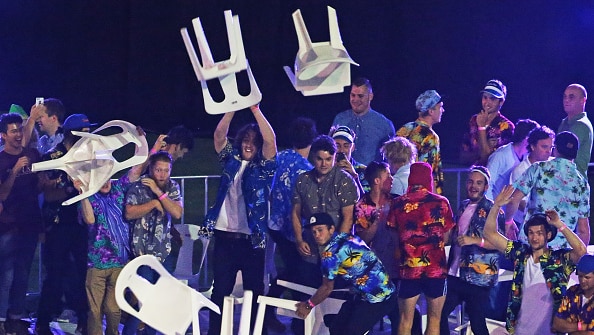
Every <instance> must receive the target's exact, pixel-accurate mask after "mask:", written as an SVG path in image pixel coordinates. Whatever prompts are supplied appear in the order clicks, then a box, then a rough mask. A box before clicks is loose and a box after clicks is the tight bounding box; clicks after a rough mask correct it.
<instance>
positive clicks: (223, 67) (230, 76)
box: [180, 10, 262, 114]
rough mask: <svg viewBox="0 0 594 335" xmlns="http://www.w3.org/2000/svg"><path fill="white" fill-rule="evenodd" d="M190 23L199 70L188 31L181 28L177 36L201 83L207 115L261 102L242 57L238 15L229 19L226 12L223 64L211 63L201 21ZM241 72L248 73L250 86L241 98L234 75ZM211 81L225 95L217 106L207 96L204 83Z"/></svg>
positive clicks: (259, 94) (207, 91) (247, 64)
mask: <svg viewBox="0 0 594 335" xmlns="http://www.w3.org/2000/svg"><path fill="white" fill-rule="evenodd" d="M192 23H193V26H194V32H195V34H196V38H197V41H198V48H199V49H200V56H201V57H202V62H203V63H204V66H202V65H201V64H200V61H199V60H198V56H197V55H196V51H195V49H194V45H193V43H192V41H191V39H190V35H189V34H188V29H187V28H181V30H180V33H181V35H182V39H183V41H184V45H185V47H186V51H187V52H188V56H189V57H190V62H191V63H192V67H193V68H194V73H195V74H196V78H197V79H198V80H199V81H200V86H201V88H202V96H203V98H204V108H205V109H206V112H207V113H209V114H223V113H228V112H233V111H237V110H240V109H244V108H248V107H250V106H253V105H256V104H258V103H259V102H260V101H261V100H262V93H261V92H260V89H259V88H258V84H257V83H256V79H255V78H254V75H253V74H252V71H251V69H250V66H249V63H248V61H247V59H246V57H245V50H244V48H243V38H242V36H241V28H240V25H239V17H238V16H237V15H234V16H232V14H231V11H230V10H227V11H225V23H226V24H227V37H228V40H229V48H230V50H231V57H230V58H229V59H228V60H226V61H222V62H218V63H214V61H213V59H212V54H211V52H210V48H209V46H208V42H207V41H206V37H205V35H204V30H203V29H202V24H201V23H200V18H195V19H194V20H192ZM243 70H245V71H247V76H248V79H249V83H250V93H249V94H248V95H247V96H243V95H241V94H240V93H239V90H238V88H237V77H236V75H235V74H236V73H238V72H240V71H243ZM211 79H218V81H219V83H220V85H221V88H222V90H223V93H224V94H225V98H224V100H223V101H221V102H216V101H215V100H214V99H213V98H212V95H211V94H210V90H209V89H208V85H207V81H208V80H211Z"/></svg>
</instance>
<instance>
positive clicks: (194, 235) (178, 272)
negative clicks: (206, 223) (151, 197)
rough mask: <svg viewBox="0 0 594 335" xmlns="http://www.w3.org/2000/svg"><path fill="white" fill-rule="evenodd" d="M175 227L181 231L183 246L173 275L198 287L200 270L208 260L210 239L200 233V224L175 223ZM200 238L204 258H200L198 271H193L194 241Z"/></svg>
mask: <svg viewBox="0 0 594 335" xmlns="http://www.w3.org/2000/svg"><path fill="white" fill-rule="evenodd" d="M175 229H176V230H177V231H178V232H179V235H180V236H181V239H182V246H181V248H180V249H179V255H178V257H177V265H176V266H175V271H174V272H173V276H174V277H175V278H177V279H179V280H182V281H186V282H187V284H188V285H190V286H191V287H194V288H196V287H197V285H198V277H199V274H200V271H201V270H202V268H203V267H204V264H205V263H204V261H205V260H206V250H207V249H208V244H209V242H210V240H209V239H208V238H203V237H200V236H199V235H198V232H199V231H200V226H197V225H193V224H179V225H175ZM196 240H200V242H201V244H202V258H201V260H200V267H199V269H198V272H196V273H194V272H193V271H192V264H193V263H194V241H196Z"/></svg>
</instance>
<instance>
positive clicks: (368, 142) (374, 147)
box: [332, 78, 395, 165]
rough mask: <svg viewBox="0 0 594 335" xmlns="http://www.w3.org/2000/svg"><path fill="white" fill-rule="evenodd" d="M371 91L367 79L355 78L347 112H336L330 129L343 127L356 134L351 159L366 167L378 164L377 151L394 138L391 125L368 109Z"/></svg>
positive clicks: (371, 95)
mask: <svg viewBox="0 0 594 335" xmlns="http://www.w3.org/2000/svg"><path fill="white" fill-rule="evenodd" d="M371 100H373V88H372V87H371V82H370V81H369V79H367V78H357V79H355V80H354V81H353V85H352V86H351V95H350V100H349V101H350V103H351V109H349V110H346V111H344V112H341V113H338V114H337V115H336V117H334V121H332V125H333V126H347V127H349V128H350V129H351V130H352V131H354V132H355V134H357V137H356V138H355V143H354V144H355V150H354V151H353V158H354V159H355V160H356V161H357V162H360V163H361V164H364V165H367V164H369V163H370V162H372V161H374V160H377V161H381V156H380V154H379V148H380V147H381V146H382V144H383V143H384V142H385V141H387V140H388V139H390V138H391V137H393V136H394V133H395V131H394V124H393V123H392V121H390V120H389V119H388V118H386V117H385V116H384V115H382V114H380V113H378V112H376V111H375V110H373V109H372V108H371Z"/></svg>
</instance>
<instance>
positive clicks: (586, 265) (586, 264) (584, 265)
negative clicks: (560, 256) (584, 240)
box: [576, 254, 594, 273]
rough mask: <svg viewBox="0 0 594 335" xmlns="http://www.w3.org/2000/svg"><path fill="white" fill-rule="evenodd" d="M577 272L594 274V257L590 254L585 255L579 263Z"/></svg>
mask: <svg viewBox="0 0 594 335" xmlns="http://www.w3.org/2000/svg"><path fill="white" fill-rule="evenodd" d="M576 270H578V271H579V272H581V273H590V272H594V256H592V255H588V254H585V255H583V256H582V257H581V258H580V260H579V261H578V263H577V268H576Z"/></svg>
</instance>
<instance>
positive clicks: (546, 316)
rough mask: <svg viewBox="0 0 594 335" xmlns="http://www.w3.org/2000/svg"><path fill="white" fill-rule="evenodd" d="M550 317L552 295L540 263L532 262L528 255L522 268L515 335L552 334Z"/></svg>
mask: <svg viewBox="0 0 594 335" xmlns="http://www.w3.org/2000/svg"><path fill="white" fill-rule="evenodd" d="M552 319H553V295H552V294H551V290H549V288H548V287H547V282H546V280H545V277H544V275H543V274H542V270H541V268H540V263H534V258H533V257H532V256H530V258H528V260H527V261H526V268H525V269H524V284H523V288H522V305H521V306H520V313H519V314H518V323H517V324H516V327H515V330H516V335H535V334H539V335H549V334H550V335H554V333H552V332H551V325H552Z"/></svg>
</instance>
